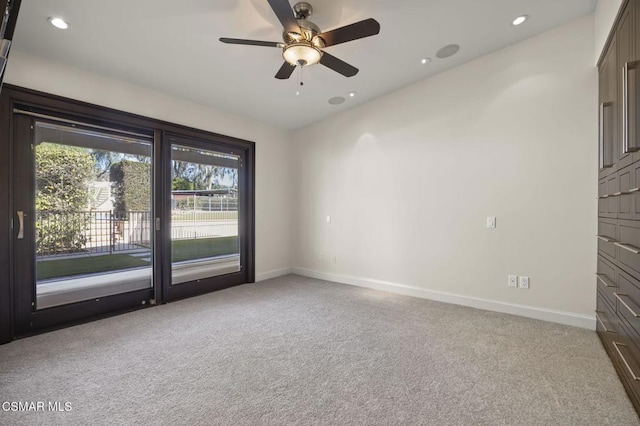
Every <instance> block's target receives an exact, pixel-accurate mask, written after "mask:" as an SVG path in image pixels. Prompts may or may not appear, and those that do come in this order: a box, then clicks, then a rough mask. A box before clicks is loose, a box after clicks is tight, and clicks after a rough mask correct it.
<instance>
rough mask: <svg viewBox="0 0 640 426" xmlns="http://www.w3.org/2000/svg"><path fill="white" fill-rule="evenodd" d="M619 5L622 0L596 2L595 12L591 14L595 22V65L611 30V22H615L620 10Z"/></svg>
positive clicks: (600, 0) (599, 0)
mask: <svg viewBox="0 0 640 426" xmlns="http://www.w3.org/2000/svg"><path fill="white" fill-rule="evenodd" d="M621 4H622V0H598V4H597V5H596V10H595V12H594V14H593V16H594V21H595V22H594V24H595V60H594V63H597V62H598V59H599V58H600V53H602V49H603V48H604V44H605V43H606V42H607V37H609V32H611V28H612V27H613V21H615V19H616V16H617V15H618V9H620V5H621Z"/></svg>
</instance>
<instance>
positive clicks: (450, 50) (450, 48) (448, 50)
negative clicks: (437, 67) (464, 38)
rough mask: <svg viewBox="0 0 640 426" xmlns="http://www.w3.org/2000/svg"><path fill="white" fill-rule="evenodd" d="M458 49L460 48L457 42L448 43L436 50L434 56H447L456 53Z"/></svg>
mask: <svg viewBox="0 0 640 426" xmlns="http://www.w3.org/2000/svg"><path fill="white" fill-rule="evenodd" d="M458 50H460V45H459V44H448V45H446V46H445V47H443V48H442V49H440V50H438V53H436V56H437V57H438V58H440V59H444V58H449V57H451V56H453V55H455V54H456V53H458Z"/></svg>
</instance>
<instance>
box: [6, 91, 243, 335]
mask: <svg viewBox="0 0 640 426" xmlns="http://www.w3.org/2000/svg"><path fill="white" fill-rule="evenodd" d="M14 109H20V110H23V111H29V112H35V113H44V114H47V115H54V116H56V117H60V118H63V119H70V120H76V121H82V122H85V123H89V124H92V125H99V126H105V127H109V128H113V129H118V130H124V131H136V132H141V131H142V132H145V133H148V134H153V135H154V138H155V140H156V143H155V144H154V155H155V158H156V160H157V161H156V162H155V170H154V171H153V173H154V178H155V182H159V184H157V185H156V186H155V187H154V195H155V199H156V200H157V201H156V202H155V204H156V206H155V207H156V215H157V216H158V217H159V218H160V219H161V224H163V226H161V231H160V232H156V238H155V243H154V244H155V249H156V256H155V261H154V270H155V271H156V276H157V277H161V278H160V279H162V280H163V282H165V283H166V282H167V277H169V278H170V276H171V275H170V267H171V261H170V258H168V256H170V253H169V250H167V249H166V248H165V247H164V245H165V242H166V241H169V240H168V239H167V237H168V236H170V230H169V228H168V227H167V226H164V224H169V223H170V222H169V219H170V209H169V208H167V204H166V203H165V205H161V204H160V202H159V200H162V199H163V197H162V194H165V193H166V192H165V191H170V190H171V186H170V185H171V183H170V177H169V176H167V173H166V171H168V170H170V169H167V168H166V164H165V167H162V165H161V164H160V161H162V162H166V159H167V158H170V155H168V154H167V153H165V151H166V150H167V149H170V142H169V141H168V136H169V135H179V136H180V137H181V138H184V139H190V140H194V141H199V142H198V143H201V144H204V146H206V145H207V144H211V145H213V146H216V147H226V148H227V149H228V150H233V151H234V152H239V153H241V156H242V157H243V159H244V167H243V169H242V170H241V171H240V172H239V179H241V180H242V186H243V189H244V192H243V195H241V197H242V200H241V204H242V206H243V210H242V213H239V214H240V215H241V217H242V219H243V220H241V223H242V225H241V226H242V228H241V229H240V233H241V235H243V236H244V237H243V238H241V241H243V243H242V244H241V259H242V266H243V267H242V270H241V271H240V272H238V273H234V274H228V275H224V276H221V277H218V278H216V279H212V280H202V281H203V282H201V283H199V284H203V285H202V286H199V287H198V288H197V289H194V287H193V286H188V285H187V286H184V287H183V286H182V285H179V286H176V290H175V291H173V292H172V294H165V293H164V292H163V287H166V284H165V285H155V289H156V292H155V294H153V293H152V292H150V293H149V294H145V295H144V297H145V298H146V297H148V298H149V299H151V298H153V299H154V300H155V301H156V302H157V303H164V302H167V301H168V300H175V299H179V298H183V297H189V296H192V295H195V294H200V293H205V292H209V291H213V290H218V289H222V288H226V287H231V286H234V285H239V284H243V283H252V282H255V143H254V142H250V141H246V140H242V139H237V138H233V137H229V136H224V135H220V134H216V133H211V132H206V131H202V130H198V129H194V128H190V127H186V126H181V125H177V124H172V123H168V122H165V121H160V120H156V119H152V118H147V117H143V116H140V115H135V114H131V113H126V112H121V111H117V110H114V109H110V108H105V107H102V106H98V105H93V104H89V103H85V102H80V101H76V100H72V99H68V98H63V97H60V96H55V95H51V94H47V93H43V92H38V91H34V90H30V89H24V88H20V87H16V86H11V85H5V86H4V87H3V89H2V93H1V94H0V344H1V343H6V342H9V341H10V340H12V339H14V338H15V337H19V336H20V335H25V334H28V333H33V332H38V331H41V330H44V329H48V328H50V327H64V326H67V325H71V324H75V323H78V322H85V321H87V320H91V319H93V318H97V317H101V316H107V315H113V314H114V313H117V310H118V309H119V308H118V307H120V309H121V310H122V309H124V310H127V311H128V310H132V309H136V308H139V307H141V305H140V302H139V301H140V296H141V295H140V294H136V292H132V293H126V294H124V295H116V296H111V297H109V298H103V303H102V305H101V308H100V309H96V307H95V306H91V304H84V305H83V303H84V302H80V303H79V304H74V305H75V306H72V307H66V308H65V307H61V308H59V309H57V310H56V309H51V311H50V312H48V313H46V315H41V314H40V315H36V316H34V318H35V323H32V324H31V325H30V330H29V331H27V330H25V329H24V328H23V327H21V328H20V329H17V328H16V323H15V318H16V305H15V300H16V288H15V285H16V282H17V280H18V278H19V277H16V276H15V274H14V272H15V271H14V267H13V265H14V263H13V262H14V259H13V256H14V253H13V250H12V248H13V244H14V239H15V235H14V233H15V232H17V231H14V230H12V229H11V219H12V217H13V214H14V210H15V208H14V207H15V206H14V205H13V193H12V191H13V189H12V185H13V180H14V169H13V166H14V165H13V162H12V160H11V159H12V158H13V154H14V153H13V152H12V139H13V137H14V118H15V117H14V115H15V114H14V112H13V111H14ZM161 159H162V160H161ZM165 199H166V197H165ZM160 234H161V235H160ZM167 268H169V269H167ZM167 273H169V275H167ZM179 287H183V290H181V289H179ZM145 291H147V290H143V291H142V292H145ZM122 306H124V308H122ZM146 306H149V305H148V304H147V305H146ZM56 311H57V312H56ZM43 312H44V311H43ZM88 315H90V316H91V317H87V316H88ZM23 325H24V324H23Z"/></svg>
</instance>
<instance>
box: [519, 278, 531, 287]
mask: <svg viewBox="0 0 640 426" xmlns="http://www.w3.org/2000/svg"><path fill="white" fill-rule="evenodd" d="M519 287H520V288H529V277H520V285H519Z"/></svg>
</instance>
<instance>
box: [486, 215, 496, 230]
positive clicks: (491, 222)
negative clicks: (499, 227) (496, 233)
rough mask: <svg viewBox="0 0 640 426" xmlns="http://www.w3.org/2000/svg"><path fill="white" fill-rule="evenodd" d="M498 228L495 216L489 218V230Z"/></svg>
mask: <svg viewBox="0 0 640 426" xmlns="http://www.w3.org/2000/svg"><path fill="white" fill-rule="evenodd" d="M495 227H496V218H495V217H494V216H489V217H487V228H495Z"/></svg>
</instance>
